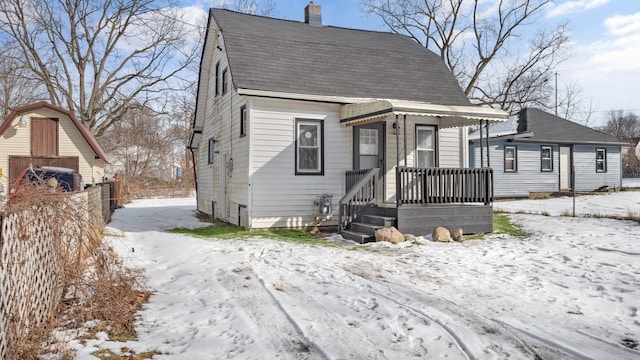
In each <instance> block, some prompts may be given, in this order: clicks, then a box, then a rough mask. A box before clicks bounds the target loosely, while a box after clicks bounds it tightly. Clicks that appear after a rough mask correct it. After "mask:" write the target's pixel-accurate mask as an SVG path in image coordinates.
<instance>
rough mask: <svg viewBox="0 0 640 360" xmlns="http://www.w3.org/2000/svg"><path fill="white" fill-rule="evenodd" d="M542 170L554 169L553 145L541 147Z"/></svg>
mask: <svg viewBox="0 0 640 360" xmlns="http://www.w3.org/2000/svg"><path fill="white" fill-rule="evenodd" d="M540 171H553V149H552V148H551V146H542V147H541V148H540Z"/></svg>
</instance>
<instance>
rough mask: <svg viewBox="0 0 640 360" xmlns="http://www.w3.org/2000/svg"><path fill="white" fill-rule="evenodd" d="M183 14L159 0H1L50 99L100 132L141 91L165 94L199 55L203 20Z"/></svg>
mask: <svg viewBox="0 0 640 360" xmlns="http://www.w3.org/2000/svg"><path fill="white" fill-rule="evenodd" d="M184 17H185V16H184V14H182V13H181V12H180V11H179V9H178V8H173V7H170V6H168V7H164V8H157V7H156V2H155V1H153V0H129V1H120V0H99V1H94V0H31V1H29V2H27V3H23V1H22V0H5V1H2V2H0V31H2V32H3V33H4V35H5V36H7V37H8V38H10V39H11V40H12V41H14V42H15V43H16V45H17V46H18V48H19V49H20V51H21V53H22V56H23V58H24V62H25V66H26V67H27V68H28V69H29V70H30V71H31V72H32V73H33V74H34V77H36V78H38V79H40V80H41V82H42V83H43V85H44V86H45V88H46V90H47V93H48V98H49V99H48V100H49V101H50V102H51V103H53V104H54V105H58V106H62V107H65V108H68V109H69V110H71V111H73V112H75V113H76V114H77V115H78V117H79V119H81V120H82V122H83V123H84V124H85V125H86V126H87V127H88V128H89V129H91V130H92V131H93V132H94V133H95V134H96V135H98V136H99V135H101V134H102V133H103V132H104V131H105V130H106V129H107V128H108V127H109V126H112V125H113V124H114V123H115V122H117V121H118V119H119V117H120V116H122V115H123V114H124V113H125V112H126V111H127V109H128V108H129V107H130V106H131V107H133V108H136V107H137V105H135V104H137V102H138V99H137V98H138V97H139V96H144V98H145V99H146V100H145V101H147V102H152V101H154V100H159V99H164V98H163V97H162V96H160V94H161V93H162V92H163V91H165V90H167V89H172V88H174V87H175V85H174V84H173V81H174V78H175V77H177V76H178V75H179V74H180V73H181V72H183V71H185V70H186V69H187V67H188V66H190V64H191V63H192V62H194V61H196V59H197V57H198V56H199V51H198V48H199V46H200V43H199V42H197V39H195V40H196V41H191V42H190V41H188V40H187V38H188V37H189V36H191V34H192V33H193V32H194V30H195V31H196V32H202V31H203V30H204V27H203V26H202V27H196V28H195V29H194V27H193V26H191V25H189V24H188V22H187V21H186V20H185V19H183V18H184ZM189 26H190V27H189Z"/></svg>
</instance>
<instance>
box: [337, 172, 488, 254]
mask: <svg viewBox="0 0 640 360" xmlns="http://www.w3.org/2000/svg"><path fill="white" fill-rule="evenodd" d="M379 171H380V169H379V168H373V169H368V170H355V171H348V172H347V174H346V183H347V194H346V195H345V196H344V197H343V198H342V199H341V200H340V202H339V227H340V232H341V234H342V236H343V237H345V238H348V239H351V240H355V241H357V242H360V243H364V242H369V241H374V240H375V236H374V235H375V230H376V229H378V228H381V227H386V226H395V227H396V228H397V229H398V230H399V231H400V232H402V233H405V234H414V235H416V236H422V235H427V234H431V232H432V231H433V229H434V228H435V227H437V226H444V227H447V228H461V229H463V231H464V233H465V234H474V233H486V232H492V231H493V221H492V212H493V211H492V210H493V208H492V201H493V171H492V169H491V168H476V169H470V168H469V169H463V168H411V167H396V187H397V190H396V197H395V201H394V202H388V201H387V202H385V201H384V200H381V199H379V196H378V189H379V187H378V184H377V182H378V181H379V179H380V178H379V176H378V174H379Z"/></svg>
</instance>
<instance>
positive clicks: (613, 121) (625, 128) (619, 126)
mask: <svg viewBox="0 0 640 360" xmlns="http://www.w3.org/2000/svg"><path fill="white" fill-rule="evenodd" d="M601 130H602V131H604V132H606V133H607V134H611V135H613V136H615V137H617V138H618V139H620V140H625V141H630V140H633V139H637V138H640V117H638V115H636V114H635V113H633V112H627V113H625V112H624V111H623V110H611V111H609V113H608V114H607V123H606V124H605V125H604V126H603V127H602V128H601Z"/></svg>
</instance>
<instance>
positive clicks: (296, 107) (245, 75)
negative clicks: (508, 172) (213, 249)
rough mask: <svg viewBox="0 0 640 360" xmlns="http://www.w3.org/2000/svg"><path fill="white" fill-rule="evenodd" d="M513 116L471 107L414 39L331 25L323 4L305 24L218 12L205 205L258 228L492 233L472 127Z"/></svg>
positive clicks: (196, 132)
mask: <svg viewBox="0 0 640 360" xmlns="http://www.w3.org/2000/svg"><path fill="white" fill-rule="evenodd" d="M506 118H507V114H506V113H504V112H503V111H500V110H493V109H487V108H482V107H477V106H472V105H470V103H469V101H468V99H467V98H466V97H465V95H464V93H463V92H462V90H461V88H460V86H459V85H458V83H457V81H456V79H455V78H454V77H453V75H452V74H451V72H450V71H449V70H448V69H447V67H446V66H445V64H444V62H443V61H442V60H441V59H440V58H439V57H438V56H437V55H435V54H434V53H432V52H430V51H428V50H426V49H425V48H424V47H422V46H421V45H420V44H418V43H417V42H415V41H413V40H412V39H410V38H408V37H406V36H402V35H397V34H390V33H384V32H373V31H364V30H355V29H346V28H339V27H332V26H324V25H323V24H322V16H321V12H320V6H319V5H317V4H313V3H310V4H309V5H307V7H306V8H305V22H297V21H290V20H281V19H274V18H269V17H262V16H255V15H247V14H241V13H237V12H233V11H229V10H223V9H211V10H210V16H209V23H208V28H207V34H206V39H205V44H204V49H203V54H202V62H201V65H200V77H199V86H198V95H197V104H196V115H195V120H194V123H193V130H192V136H191V140H190V147H191V149H192V152H193V156H194V160H195V163H196V175H197V176H196V177H197V197H198V210H199V211H201V212H203V213H206V214H210V215H212V216H213V217H215V218H218V219H221V220H224V221H227V222H230V223H232V224H238V225H242V226H245V227H247V228H269V227H309V226H315V225H334V226H335V225H339V226H340V228H341V229H342V230H343V231H344V232H343V235H344V234H347V235H349V236H351V233H349V231H351V232H352V233H356V235H354V236H355V237H357V238H358V239H359V240H362V241H366V240H367V237H366V236H364V235H358V234H360V233H369V234H370V233H371V232H370V230H371V228H375V227H377V226H380V225H373V224H371V222H375V221H381V222H382V225H388V224H395V225H396V226H397V227H398V228H399V230H401V231H403V232H428V231H430V229H431V228H433V226H436V222H437V223H438V224H437V225H445V226H455V225H458V226H463V228H464V229H465V231H467V232H474V231H487V230H488V231H491V199H490V194H491V193H490V181H488V182H487V179H488V178H487V177H490V173H488V172H487V173H484V174H479V173H478V172H477V171H476V172H475V173H473V174H472V173H467V171H468V170H469V169H465V167H466V166H467V165H468V159H467V154H468V148H467V147H468V143H467V138H466V136H467V135H466V133H467V132H466V129H465V126H467V125H470V124H477V122H478V121H479V120H486V121H503V120H506ZM420 169H423V170H425V169H431V170H433V171H431V172H429V173H427V172H424V171H422V170H420ZM434 169H440V170H439V171H435V170H434ZM445 170H447V171H448V172H447V171H445ZM449 170H451V171H449ZM453 170H455V171H453ZM454 173H455V174H454ZM454 177H455V178H456V179H463V178H464V179H466V180H465V181H468V182H476V183H478V184H483V185H482V186H462V185H463V184H462V183H461V182H460V181H462V180H457V181H456V180H452V179H453V178H454ZM397 179H399V180H400V181H399V182H398V181H397ZM432 180H433V181H443V185H441V186H439V187H438V186H435V185H434V186H430V185H429V186H428V184H431V181H432ZM489 180H490V179H489ZM445 182H448V184H449V185H444V183H445ZM465 189H466V190H465ZM463 196H464V199H463V198H462V197H463ZM454 203H455V205H454ZM469 203H474V204H473V205H470V204H469ZM478 203H479V204H478ZM425 208H428V211H426V210H425ZM425 211H426V212H425ZM374 213H375V214H378V215H385V216H386V217H385V218H383V219H379V218H376V219H373V217H371V216H369V217H366V218H365V215H371V214H374ZM471 214H473V215H474V216H469V215H471ZM428 217H433V218H434V221H429V220H425V219H426V218H428ZM374 220H375V221H374ZM360 223H369V224H364V225H363V226H364V228H363V227H361V228H358V229H356V227H357V226H358V224H360Z"/></svg>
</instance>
